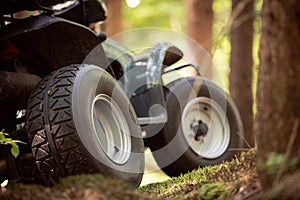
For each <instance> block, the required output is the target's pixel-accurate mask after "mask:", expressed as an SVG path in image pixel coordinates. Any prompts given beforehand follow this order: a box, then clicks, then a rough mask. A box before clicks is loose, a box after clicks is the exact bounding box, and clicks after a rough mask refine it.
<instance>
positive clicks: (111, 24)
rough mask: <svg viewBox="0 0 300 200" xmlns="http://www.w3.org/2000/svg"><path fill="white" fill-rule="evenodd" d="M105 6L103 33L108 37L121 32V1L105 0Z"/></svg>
mask: <svg viewBox="0 0 300 200" xmlns="http://www.w3.org/2000/svg"><path fill="white" fill-rule="evenodd" d="M105 5H106V7H107V13H106V16H107V19H106V20H105V32H106V34H107V36H109V37H110V36H113V35H115V34H117V33H120V32H122V31H123V22H122V1H121V0H105Z"/></svg>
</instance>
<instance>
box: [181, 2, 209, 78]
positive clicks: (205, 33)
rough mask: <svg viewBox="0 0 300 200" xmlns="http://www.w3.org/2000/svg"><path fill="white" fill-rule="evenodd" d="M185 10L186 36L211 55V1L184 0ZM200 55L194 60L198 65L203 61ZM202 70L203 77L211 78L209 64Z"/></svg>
mask: <svg viewBox="0 0 300 200" xmlns="http://www.w3.org/2000/svg"><path fill="white" fill-rule="evenodd" d="M185 5H186V9H187V34H188V36H190V37H191V38H192V39H194V40H195V41H196V42H198V43H199V44H200V45H201V46H202V47H203V48H204V49H205V51H206V52H207V53H208V54H209V55H211V49H212V43H213V42H212V24H213V10H212V0H185ZM198 59H199V60H198ZM201 59H202V55H199V56H198V57H196V58H195V61H196V62H197V63H198V64H199V63H202V62H203V61H202V60H201ZM208 64H209V65H210V66H207V67H205V68H204V70H203V74H202V75H203V76H206V77H208V78H211V77H212V70H211V63H210V62H209V63H208Z"/></svg>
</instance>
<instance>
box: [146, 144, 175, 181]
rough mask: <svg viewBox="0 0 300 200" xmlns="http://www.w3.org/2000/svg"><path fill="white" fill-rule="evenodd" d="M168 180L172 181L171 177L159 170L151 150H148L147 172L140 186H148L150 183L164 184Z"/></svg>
mask: <svg viewBox="0 0 300 200" xmlns="http://www.w3.org/2000/svg"><path fill="white" fill-rule="evenodd" d="M168 179H170V177H169V176H168V175H166V174H165V173H164V172H163V171H162V170H160V169H159V167H158V165H157V164H156V162H155V160H154V158H153V156H152V153H151V151H150V149H149V148H148V149H146V151H145V172H144V176H143V179H142V183H141V185H140V186H143V185H147V184H149V183H156V182H163V181H165V180H168Z"/></svg>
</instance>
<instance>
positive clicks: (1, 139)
mask: <svg viewBox="0 0 300 200" xmlns="http://www.w3.org/2000/svg"><path fill="white" fill-rule="evenodd" d="M6 136H8V133H4V131H3V130H2V131H0V145H8V144H10V145H11V154H12V155H13V156H14V157H15V158H16V157H17V156H18V155H19V146H18V145H17V143H21V144H26V143H24V142H22V141H20V140H13V139H11V138H7V137H6Z"/></svg>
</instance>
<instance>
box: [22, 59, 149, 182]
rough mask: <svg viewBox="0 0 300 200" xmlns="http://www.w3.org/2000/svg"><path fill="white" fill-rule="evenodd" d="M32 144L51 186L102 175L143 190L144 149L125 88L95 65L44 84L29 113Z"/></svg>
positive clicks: (35, 94) (62, 71) (69, 69)
mask: <svg viewBox="0 0 300 200" xmlns="http://www.w3.org/2000/svg"><path fill="white" fill-rule="evenodd" d="M27 129H28V134H29V143H30V144H31V148H32V153H33V156H34V158H35V160H36V164H37V166H38V169H39V170H40V172H41V174H42V176H43V177H44V179H45V181H46V183H47V184H50V185H52V184H53V183H55V182H57V181H58V180H59V178H60V177H65V176H69V175H75V174H84V173H99V172H100V173H102V174H104V175H107V176H112V177H115V178H120V179H123V180H125V181H127V182H129V183H131V184H133V185H135V186H137V185H139V183H140V182H141V179H142V175H143V172H144V145H143V139H142V136H141V129H140V127H139V126H138V125H137V120H136V115H135V112H134V110H133V108H132V107H131V104H130V102H129V100H128V98H127V97H126V95H125V94H124V92H123V90H122V89H121V87H120V86H119V85H118V84H117V82H116V81H115V80H114V78H113V77H112V76H111V75H110V74H108V73H107V72H105V71H104V70H103V69H101V68H99V67H97V66H93V65H73V66H68V67H64V68H61V69H59V70H57V71H55V72H53V73H52V74H51V75H49V76H48V77H47V78H45V79H44V80H42V81H41V83H40V84H39V85H38V87H37V88H36V89H35V90H34V91H33V92H32V94H31V97H30V100H29V104H28V109H27Z"/></svg>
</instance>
